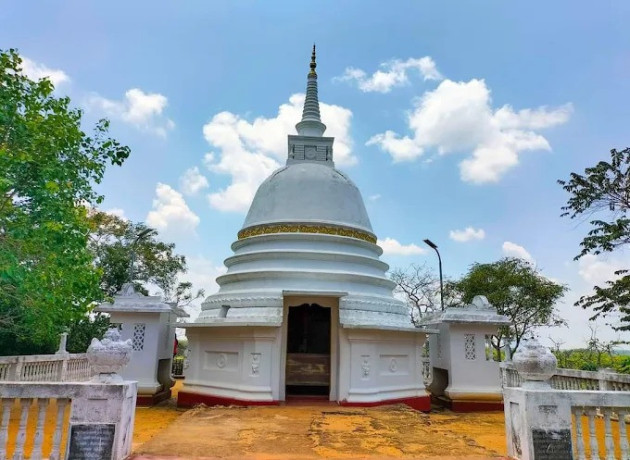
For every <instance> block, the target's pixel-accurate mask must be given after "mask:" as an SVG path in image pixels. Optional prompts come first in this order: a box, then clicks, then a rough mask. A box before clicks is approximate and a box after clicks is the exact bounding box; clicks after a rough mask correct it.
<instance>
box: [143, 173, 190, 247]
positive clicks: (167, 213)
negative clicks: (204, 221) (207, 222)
mask: <svg viewBox="0 0 630 460" xmlns="http://www.w3.org/2000/svg"><path fill="white" fill-rule="evenodd" d="M155 196H156V197H155V199H154V200H153V210H152V211H149V213H148V214H147V219H146V221H147V224H148V225H149V226H150V227H153V228H155V229H157V230H158V231H159V232H160V236H161V237H162V238H164V239H176V238H177V237H181V236H184V235H190V234H194V233H195V229H196V228H197V225H198V224H199V217H198V216H197V215H196V214H195V213H194V212H192V211H191V210H190V208H189V207H188V205H187V204H186V200H184V197H183V196H182V194H181V193H179V192H178V191H176V190H174V189H173V188H172V187H171V186H170V185H166V184H161V183H158V184H157V186H156V188H155Z"/></svg>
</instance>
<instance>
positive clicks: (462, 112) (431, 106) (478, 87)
mask: <svg viewBox="0 0 630 460" xmlns="http://www.w3.org/2000/svg"><path fill="white" fill-rule="evenodd" d="M572 111H573V108H572V105H571V104H565V105H563V106H560V107H556V108H548V107H545V106H542V107H538V108H536V109H523V110H519V111H515V110H514V109H513V108H512V107H511V106H509V105H504V106H502V107H500V108H498V109H494V108H493V107H492V100H491V97H490V89H489V88H488V87H487V86H486V83H485V81H484V80H478V79H472V80H470V81H468V82H455V81H452V80H448V79H446V80H443V81H442V82H441V83H440V84H439V86H438V87H437V88H436V89H435V90H433V91H427V92H425V93H424V95H423V96H422V97H421V98H418V99H417V100H415V101H414V107H413V109H412V111H411V112H410V114H409V116H408V120H407V123H408V127H409V129H410V131H411V135H408V136H400V135H399V134H397V133H395V132H393V131H390V130H388V131H385V132H383V133H381V134H377V135H375V136H373V137H372V138H370V139H369V140H368V142H367V144H366V145H378V146H379V147H380V148H381V149H382V150H384V151H385V152H387V153H389V154H390V155H391V157H392V158H393V160H394V162H400V161H412V160H415V159H416V158H418V157H420V156H422V155H423V154H424V153H425V152H426V151H427V149H431V148H433V149H436V150H437V152H438V153H439V154H441V155H444V154H449V153H464V154H469V155H470V156H469V157H468V158H466V159H464V160H463V161H462V162H461V163H460V165H459V166H460V176H461V178H462V180H464V181H466V182H473V183H477V184H481V183H486V182H496V181H498V180H499V179H500V178H501V176H502V175H503V174H504V173H505V172H506V171H508V170H509V169H511V168H513V167H515V166H516V165H517V164H518V162H519V155H520V154H521V153H522V152H524V151H528V150H551V147H550V145H549V142H548V141H547V139H545V138H544V137H543V136H542V135H540V134H538V133H537V132H536V131H535V130H539V129H544V128H551V127H553V126H556V125H559V124H562V123H566V121H567V120H568V119H569V117H570V115H571V113H572Z"/></svg>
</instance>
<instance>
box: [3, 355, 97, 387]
mask: <svg viewBox="0 0 630 460" xmlns="http://www.w3.org/2000/svg"><path fill="white" fill-rule="evenodd" d="M91 376H92V372H91V369H90V363H89V362H88V360H87V357H86V355H85V354H84V353H83V354H70V353H65V354H55V355H25V356H0V382H9V381H11V382H83V381H86V380H89V379H90V377H91Z"/></svg>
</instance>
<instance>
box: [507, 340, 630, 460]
mask: <svg viewBox="0 0 630 460" xmlns="http://www.w3.org/2000/svg"><path fill="white" fill-rule="evenodd" d="M524 349H525V351H523V352H522V354H521V352H519V353H518V354H517V355H516V356H515V358H514V364H513V363H503V364H502V366H501V372H502V381H503V400H504V405H503V407H504V411H505V424H506V435H507V436H506V438H507V439H506V440H507V447H508V455H510V456H511V457H513V458H516V459H519V460H547V459H554V460H555V459H558V460H560V459H574V458H576V459H578V460H586V459H587V458H588V459H590V460H600V459H606V460H615V459H622V460H630V449H629V446H628V444H629V441H628V432H627V429H626V426H627V422H628V413H629V412H630V391H627V390H626V388H627V385H628V383H629V382H630V378H629V377H628V376H627V375H624V374H614V373H611V372H607V371H599V372H590V371H576V370H571V369H557V368H556V358H555V357H554V356H553V355H552V354H551V353H550V352H549V350H547V349H546V348H545V347H543V346H542V345H540V344H539V343H538V342H537V341H536V340H533V339H532V340H529V341H527V342H526V344H525V346H524ZM566 387H571V388H570V389H567V388H566ZM587 388H588V389H587Z"/></svg>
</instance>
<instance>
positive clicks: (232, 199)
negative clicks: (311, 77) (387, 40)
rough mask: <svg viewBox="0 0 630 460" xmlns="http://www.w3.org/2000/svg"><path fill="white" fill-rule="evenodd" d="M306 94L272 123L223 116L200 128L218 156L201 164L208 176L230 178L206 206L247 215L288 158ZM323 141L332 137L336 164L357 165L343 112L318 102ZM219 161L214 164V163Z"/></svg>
mask: <svg viewBox="0 0 630 460" xmlns="http://www.w3.org/2000/svg"><path fill="white" fill-rule="evenodd" d="M303 105H304V94H294V95H293V96H291V97H290V98H289V102H288V103H285V104H282V105H281V106H280V107H279V109H278V114H277V115H276V116H275V117H273V118H265V117H258V118H256V119H254V120H253V121H252V122H249V121H247V120H245V119H244V118H242V117H241V116H239V115H237V114H234V113H231V112H221V113H218V114H216V115H215V116H214V117H212V120H210V122H208V123H207V124H206V125H205V126H204V127H203V134H204V136H205V138H206V140H207V141H208V143H210V144H211V145H212V146H213V147H215V148H216V149H217V150H218V152H217V153H216V154H215V153H214V152H212V153H208V154H206V155H205V157H204V164H205V165H206V166H207V167H208V169H209V170H210V171H212V172H213V173H217V174H227V175H230V176H231V179H232V182H231V184H230V185H228V186H227V187H226V188H224V189H223V190H219V191H217V192H213V193H210V194H209V195H208V201H209V203H210V205H211V206H212V207H213V208H215V209H218V210H220V211H237V212H243V211H247V209H248V207H249V205H250V203H251V201H252V199H253V197H254V193H255V192H256V189H257V188H258V186H259V185H260V183H261V182H262V181H263V180H264V179H265V178H266V177H268V176H269V174H271V172H273V171H274V170H275V169H277V168H278V167H279V166H280V164H281V162H282V163H284V161H285V160H286V158H287V134H290V133H293V132H295V124H296V123H297V122H299V121H300V120H301V118H302V107H303ZM320 109H321V117H322V121H323V122H324V123H325V124H326V125H327V126H328V129H327V130H326V133H325V135H326V136H333V137H335V145H334V160H335V163H336V164H338V165H341V166H349V165H353V164H355V163H356V162H357V159H356V157H355V156H354V155H353V154H352V152H351V148H352V139H351V137H350V120H351V118H352V112H351V111H350V110H348V109H346V108H344V107H340V106H337V105H330V104H325V103H322V102H320ZM216 156H218V160H217V159H216Z"/></svg>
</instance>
